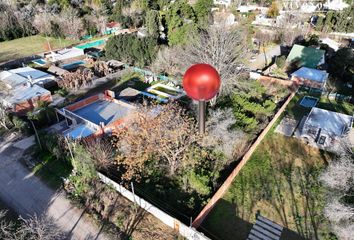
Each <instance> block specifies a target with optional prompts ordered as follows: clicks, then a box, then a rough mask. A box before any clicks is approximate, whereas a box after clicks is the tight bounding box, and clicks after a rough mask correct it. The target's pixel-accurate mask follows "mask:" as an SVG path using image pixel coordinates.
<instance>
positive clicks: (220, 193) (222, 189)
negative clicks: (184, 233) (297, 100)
mask: <svg viewBox="0 0 354 240" xmlns="http://www.w3.org/2000/svg"><path fill="white" fill-rule="evenodd" d="M294 96H295V92H292V93H291V94H290V95H289V97H288V98H287V100H286V101H285V103H284V104H283V105H282V106H281V108H280V109H279V110H278V112H277V113H276V114H275V115H274V117H273V119H272V120H271V121H270V123H269V124H268V125H267V127H266V128H265V129H264V130H263V131H262V133H261V134H260V135H259V136H258V137H257V139H256V141H255V142H254V143H253V145H252V146H251V147H250V149H249V150H248V151H247V153H246V154H245V155H244V156H243V157H242V159H241V161H240V162H239V163H238V165H237V166H236V168H235V169H234V170H233V171H232V172H231V174H230V175H229V176H228V178H227V179H226V180H225V182H224V183H223V184H222V185H221V187H220V188H219V189H218V191H217V192H216V193H215V194H214V196H213V197H212V198H211V199H210V201H209V202H208V204H207V205H206V206H205V207H204V208H203V210H202V211H201V212H200V213H199V215H198V216H197V218H196V219H195V220H194V221H193V224H192V226H193V227H195V228H198V227H199V226H200V224H201V223H202V222H203V220H204V219H205V217H206V216H207V215H208V213H209V212H210V211H211V210H212V209H213V208H214V206H215V205H216V203H217V201H218V200H219V199H221V198H222V197H223V196H224V194H225V192H226V191H227V189H228V188H229V187H230V185H231V183H232V181H233V180H234V178H235V177H236V176H237V174H238V173H239V172H240V170H241V169H242V167H243V166H244V165H245V164H246V163H247V161H248V160H249V159H250V158H251V156H252V154H253V152H254V151H255V150H256V148H257V147H258V145H259V144H260V143H261V141H262V140H263V138H264V137H265V136H266V135H267V133H268V131H269V130H270V129H271V127H272V126H273V124H274V123H275V122H276V121H277V119H278V118H279V117H280V115H281V114H282V113H283V112H284V110H285V108H286V106H287V105H288V104H289V102H290V101H291V99H292V98H293V97H294Z"/></svg>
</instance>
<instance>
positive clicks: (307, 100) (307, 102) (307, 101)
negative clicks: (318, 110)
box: [300, 96, 318, 108]
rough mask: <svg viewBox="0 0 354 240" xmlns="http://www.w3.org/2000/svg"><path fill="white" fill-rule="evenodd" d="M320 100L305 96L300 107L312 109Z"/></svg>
mask: <svg viewBox="0 0 354 240" xmlns="http://www.w3.org/2000/svg"><path fill="white" fill-rule="evenodd" d="M317 102H318V98H315V97H310V96H305V97H303V98H302V99H301V102H300V105H301V106H303V107H306V108H312V107H314V106H316V104H317Z"/></svg>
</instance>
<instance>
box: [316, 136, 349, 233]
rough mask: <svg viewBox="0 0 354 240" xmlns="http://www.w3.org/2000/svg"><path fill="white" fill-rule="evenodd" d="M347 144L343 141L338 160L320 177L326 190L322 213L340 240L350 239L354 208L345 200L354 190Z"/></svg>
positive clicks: (346, 141)
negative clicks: (326, 196) (326, 197)
mask: <svg viewBox="0 0 354 240" xmlns="http://www.w3.org/2000/svg"><path fill="white" fill-rule="evenodd" d="M344 142H345V143H344ZM348 142H349V141H348V140H344V141H343V144H342V146H344V148H343V149H342V151H341V152H340V153H339V156H338V158H337V159H334V160H332V162H331V163H330V164H329V165H328V167H327V169H326V170H325V171H324V172H323V173H322V175H321V177H320V179H321V181H322V182H323V183H324V185H325V186H326V187H327V189H328V193H327V194H328V199H327V204H326V206H325V209H324V213H325V216H326V217H327V218H328V219H329V221H330V223H331V226H332V228H333V230H334V232H335V233H336V235H337V236H338V237H339V238H340V239H351V238H352V236H353V235H352V234H353V231H354V225H353V222H354V208H353V207H352V205H350V202H348V200H346V199H347V197H352V194H353V193H352V190H353V188H354V182H353V179H354V156H353V152H352V146H349V147H348ZM349 201H350V200H349Z"/></svg>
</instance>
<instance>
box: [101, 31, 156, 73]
mask: <svg viewBox="0 0 354 240" xmlns="http://www.w3.org/2000/svg"><path fill="white" fill-rule="evenodd" d="M156 52H157V42H156V39H154V38H152V37H145V38H139V37H137V36H136V35H132V34H127V35H118V36H114V37H111V38H110V39H109V40H108V41H107V44H106V57H107V58H111V59H116V60H120V61H123V62H126V63H129V64H133V65H138V66H140V67H143V66H146V65H149V64H150V63H151V62H152V61H153V60H154V59H155V55H156Z"/></svg>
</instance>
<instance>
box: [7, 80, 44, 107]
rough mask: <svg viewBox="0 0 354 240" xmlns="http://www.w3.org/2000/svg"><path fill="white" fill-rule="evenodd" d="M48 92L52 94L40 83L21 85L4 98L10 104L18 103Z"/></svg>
mask: <svg viewBox="0 0 354 240" xmlns="http://www.w3.org/2000/svg"><path fill="white" fill-rule="evenodd" d="M47 94H49V95H50V91H48V90H46V89H44V88H42V87H40V86H38V85H32V86H20V87H17V88H16V89H14V90H12V91H11V92H10V94H8V95H7V96H5V97H4V100H5V102H6V103H8V104H16V103H21V102H24V101H27V100H29V99H33V98H36V97H39V96H43V95H47Z"/></svg>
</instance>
